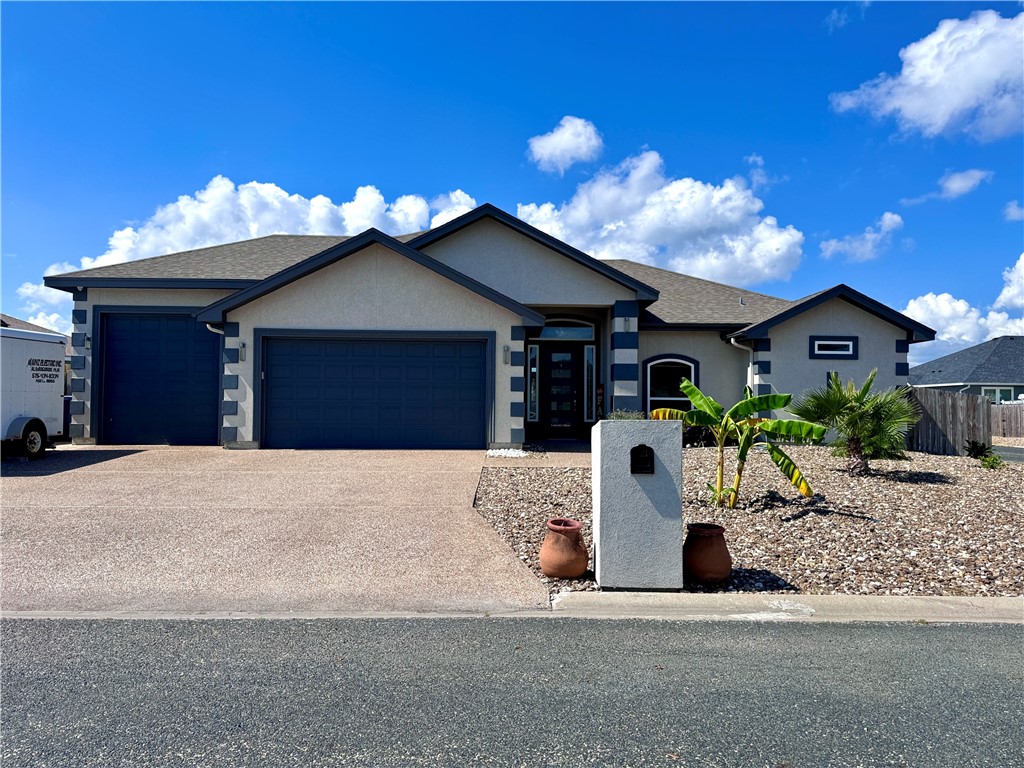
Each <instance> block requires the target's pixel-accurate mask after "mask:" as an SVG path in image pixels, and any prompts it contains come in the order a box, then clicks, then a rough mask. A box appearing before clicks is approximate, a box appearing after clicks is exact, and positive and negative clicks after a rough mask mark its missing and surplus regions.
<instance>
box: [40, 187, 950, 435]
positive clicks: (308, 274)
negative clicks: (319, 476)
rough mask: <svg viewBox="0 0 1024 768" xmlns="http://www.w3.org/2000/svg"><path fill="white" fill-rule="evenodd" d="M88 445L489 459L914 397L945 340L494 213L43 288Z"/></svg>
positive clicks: (181, 259) (864, 302) (888, 315)
mask: <svg viewBox="0 0 1024 768" xmlns="http://www.w3.org/2000/svg"><path fill="white" fill-rule="evenodd" d="M45 282H46V285H48V286H50V287H53V288H59V289H62V290H66V291H69V292H71V293H72V294H73V295H74V298H75V309H74V312H73V317H72V320H73V322H74V330H75V332H74V335H73V343H74V345H75V350H76V351H75V356H74V358H73V361H72V368H73V369H74V370H73V373H74V377H73V379H72V382H71V385H72V390H73V392H74V397H75V400H74V402H73V404H72V405H73V412H74V424H73V426H72V430H73V432H72V434H73V435H74V436H75V437H76V439H77V441H78V442H100V443H163V442H170V443H181V444H218V443H222V444H224V445H225V446H228V447H253V448H255V447H274V448H341V447H374V446H376V447H416V448H482V447H485V446H508V445H519V444H522V443H524V442H537V441H545V440H553V439H583V440H587V439H589V435H590V428H591V426H593V424H594V423H595V421H596V420H598V419H600V418H601V417H602V416H603V415H604V414H606V413H608V412H609V411H610V410H612V409H628V410H645V411H646V410H650V409H653V408H657V407H660V406H677V407H679V406H682V407H685V406H686V402H685V400H684V399H683V398H682V397H681V396H680V393H679V381H680V379H681V378H682V377H683V376H687V377H689V378H690V379H691V380H692V381H694V383H696V384H697V385H698V386H699V387H701V388H702V389H703V390H704V391H705V392H707V393H708V394H710V395H712V396H713V397H715V398H716V399H719V400H720V401H722V402H724V403H733V402H735V401H736V400H738V399H739V398H740V396H741V395H742V391H743V387H744V384H746V383H748V382H749V383H750V384H751V385H752V386H753V387H754V389H755V391H757V392H759V393H765V392H771V391H779V392H800V391H803V390H805V389H807V388H808V387H811V386H820V385H823V384H824V383H825V380H826V376H827V373H828V371H830V370H836V371H839V372H840V373H841V374H842V375H843V376H844V377H852V378H856V379H858V380H862V379H863V378H864V377H865V376H866V375H867V373H868V372H869V371H870V370H871V369H872V368H878V369H879V375H878V383H879V385H881V386H891V385H895V384H905V383H906V380H907V372H908V369H907V351H908V347H909V345H910V344H912V343H915V342H919V341H927V340H930V339H932V338H934V335H935V334H934V331H932V330H931V329H929V328H927V327H925V326H923V325H921V324H920V323H917V322H915V321H914V320H911V319H910V318H907V317H905V316H903V315H901V314H899V313H898V312H895V311H893V310H892V309H890V308H888V307H886V306H884V305H882V304H880V303H878V302H876V301H874V300H872V299H870V298H868V297H867V296H864V295H862V294H860V293H857V292H856V291H854V290H853V289H851V288H848V287H846V286H844V285H839V286H836V287H835V288H831V289H829V290H827V291H823V292H821V293H817V294H814V295H812V296H808V297H807V298H805V299H801V300H799V301H786V300H783V299H778V298H774V297H771V296H766V295H763V294H759V293H754V292H751V291H745V290H740V289H738V288H732V287H729V286H727V285H721V284H719V283H713V282H709V281H707V280H699V279H697V278H693V277H687V276H685V275H680V274H677V273H674V272H668V271H665V270H661V269H657V268H654V267H649V266H645V265H642V264H636V263H633V262H629V261H621V260H619V261H599V260H597V259H594V258H592V257H590V256H588V255H587V254H585V253H582V252H581V251H579V250H577V249H575V248H573V247H572V246H570V245H567V244H565V243H563V242H560V241H559V240H557V239H555V238H553V237H551V236H550V235H547V234H545V233H543V232H541V231H540V230H538V229H535V228H534V227H532V226H530V225H528V224H526V223H524V222H522V221H520V220H519V219H516V218H515V217H513V216H510V215H509V214H507V213H505V212H503V211H501V210H499V209H497V208H495V207H494V206H491V205H484V206H481V207H479V208H477V209H475V210H473V211H471V212H469V213H467V214H465V215H464V216H461V217H460V218H458V219H456V220H454V221H451V222H449V223H447V224H445V225H443V226H441V227H438V228H436V229H433V230H430V231H427V232H422V233H417V234H415V235H407V236H403V237H398V238H395V237H390V236H388V235H386V234H383V233H381V232H379V231H377V230H375V229H370V230H368V231H366V232H364V233H363V234H361V235H358V236H355V237H349V238H343V237H324V236H308V235H307V236H290V235H272V236H269V237H261V238H257V239H255V240H249V241H246V242H241V243H230V244H227V245H220V246H214V247H211V248H201V249H198V250H194V251H187V252H184V253H175V254H169V255H167V256H160V257H156V258H151V259H144V260H139V261H133V262H127V263H124V264H117V265H112V266H107V267H98V268H95V269H88V270H84V271H81V272H73V273H69V274H64V275H54V276H50V277H47V278H46V280H45Z"/></svg>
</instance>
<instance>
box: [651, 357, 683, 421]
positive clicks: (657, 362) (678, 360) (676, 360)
mask: <svg viewBox="0 0 1024 768" xmlns="http://www.w3.org/2000/svg"><path fill="white" fill-rule="evenodd" d="M662 363H676V364H679V365H685V366H686V367H687V368H689V369H690V375H689V376H688V377H687V378H689V379H690V381H693V375H694V370H693V369H694V365H693V363H691V362H690V361H689V360H683V359H682V358H679V357H663V358H661V359H660V360H652V361H651V362H649V363H647V365H646V366H645V367H646V370H645V371H644V374H645V376H644V378H645V380H646V383H647V387H646V391H645V392H644V402H646V403H647V412H648V413H650V412H651V411H653V410H655V409H656V408H668V407H672V406H662V405H656V404H655V403H656V402H659V401H677V402H678V401H679V400H682V401H684V402H686V403H689V404H690V405H692V403H690V398H688V397H687V396H686V395H684V394H683V393H682V392H680V393H679V395H678V396H676V397H651V378H652V377H651V368H653V367H655V366H656V365H661V364H662Z"/></svg>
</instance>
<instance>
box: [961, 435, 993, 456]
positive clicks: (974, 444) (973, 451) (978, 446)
mask: <svg viewBox="0 0 1024 768" xmlns="http://www.w3.org/2000/svg"><path fill="white" fill-rule="evenodd" d="M964 450H965V451H967V455H968V456H970V457H971V458H972V459H983V458H985V457H986V456H991V455H992V446H991V445H987V444H986V443H983V442H982V441H981V440H968V441H967V442H966V443H964Z"/></svg>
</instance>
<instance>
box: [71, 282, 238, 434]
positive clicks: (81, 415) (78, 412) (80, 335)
mask: <svg viewBox="0 0 1024 768" xmlns="http://www.w3.org/2000/svg"><path fill="white" fill-rule="evenodd" d="M231 293H233V291H230V290H205V289H204V290H189V289H134V288H90V289H88V291H86V300H85V301H76V302H75V306H74V310H73V313H72V322H73V330H72V339H71V341H72V345H73V349H72V361H71V379H72V382H71V390H72V391H71V396H72V406H71V411H72V414H71V436H72V439H73V440H74V441H75V442H79V443H81V442H85V443H91V442H94V441H95V438H96V436H95V435H93V434H92V399H93V397H99V393H98V392H96V393H94V392H93V391H92V385H93V355H94V353H96V352H98V351H99V345H98V341H99V340H98V339H95V338H93V337H94V335H95V331H96V328H95V325H94V320H95V318H96V311H95V308H96V307H111V306H116V307H204V306H206V305H207V304H212V303H213V302H215V301H217V300H218V299H222V298H224V297H225V296H227V295H229V294H231ZM86 339H89V344H86V343H85V340H86Z"/></svg>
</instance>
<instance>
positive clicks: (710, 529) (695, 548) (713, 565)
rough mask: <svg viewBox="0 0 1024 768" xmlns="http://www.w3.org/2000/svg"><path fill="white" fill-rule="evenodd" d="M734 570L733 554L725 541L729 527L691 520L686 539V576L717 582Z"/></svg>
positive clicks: (694, 580)
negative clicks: (726, 529)
mask: <svg viewBox="0 0 1024 768" xmlns="http://www.w3.org/2000/svg"><path fill="white" fill-rule="evenodd" d="M731 573H732V556H731V555H730V554H729V547H727V546H726V544H725V528H723V527H722V526H720V525H715V524H713V523H687V524H686V541H685V542H683V579H684V580H685V581H687V582H698V583H702V584H714V583H716V582H719V581H725V580H726V579H728V578H729V574H731Z"/></svg>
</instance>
